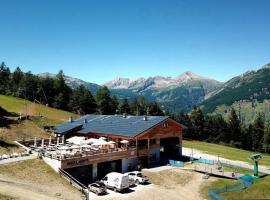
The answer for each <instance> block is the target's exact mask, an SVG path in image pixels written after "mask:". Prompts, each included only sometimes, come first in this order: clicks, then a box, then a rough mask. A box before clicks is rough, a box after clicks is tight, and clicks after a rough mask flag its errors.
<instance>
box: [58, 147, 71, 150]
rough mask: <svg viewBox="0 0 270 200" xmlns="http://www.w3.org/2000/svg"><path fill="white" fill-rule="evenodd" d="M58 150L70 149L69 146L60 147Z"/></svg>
mask: <svg viewBox="0 0 270 200" xmlns="http://www.w3.org/2000/svg"><path fill="white" fill-rule="evenodd" d="M58 149H59V150H67V149H69V147H67V146H61V147H59V148H58Z"/></svg>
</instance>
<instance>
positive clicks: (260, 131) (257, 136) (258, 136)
mask: <svg viewBox="0 0 270 200" xmlns="http://www.w3.org/2000/svg"><path fill="white" fill-rule="evenodd" d="M263 136H264V121H263V119H262V117H261V114H260V113H259V114H258V116H257V117H256V119H255V121H254V124H253V128H252V143H253V150H256V151H262V148H263V146H262V143H263Z"/></svg>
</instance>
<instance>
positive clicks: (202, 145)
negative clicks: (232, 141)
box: [183, 140, 270, 167]
mask: <svg viewBox="0 0 270 200" xmlns="http://www.w3.org/2000/svg"><path fill="white" fill-rule="evenodd" d="M183 146H184V147H188V148H194V149H198V150H201V151H203V152H205V153H208V154H211V155H216V156H218V155H219V156H220V157H223V158H227V159H230V160H240V161H244V162H250V163H251V161H250V160H249V159H248V158H249V156H250V155H251V154H254V153H255V152H252V151H246V150H242V149H237V148H233V147H228V146H224V145H219V144H212V143H207V142H200V141H189V140H183ZM259 164H261V165H265V166H268V167H270V154H263V158H262V160H260V161H259Z"/></svg>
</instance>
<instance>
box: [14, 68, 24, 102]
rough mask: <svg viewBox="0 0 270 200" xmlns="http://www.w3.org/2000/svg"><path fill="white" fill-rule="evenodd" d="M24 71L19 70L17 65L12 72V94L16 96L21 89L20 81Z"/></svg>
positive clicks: (18, 95) (19, 93)
mask: <svg viewBox="0 0 270 200" xmlns="http://www.w3.org/2000/svg"><path fill="white" fill-rule="evenodd" d="M23 77H24V73H23V72H22V71H21V69H20V68H19V67H17V68H16V69H15V71H14V72H13V73H12V79H11V84H12V94H13V95H14V96H16V97H21V95H22V90H21V82H22V80H23Z"/></svg>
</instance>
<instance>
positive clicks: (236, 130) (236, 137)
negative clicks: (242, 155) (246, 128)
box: [227, 108, 241, 144]
mask: <svg viewBox="0 0 270 200" xmlns="http://www.w3.org/2000/svg"><path fill="white" fill-rule="evenodd" d="M228 128H229V130H228V132H229V133H230V134H229V135H228V136H229V138H228V139H227V141H231V142H233V143H235V144H239V142H240V138H241V128H240V121H239V119H238V117H237V114H236V112H235V110H234V109H233V108H232V110H231V113H230V116H229V123H228Z"/></svg>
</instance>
